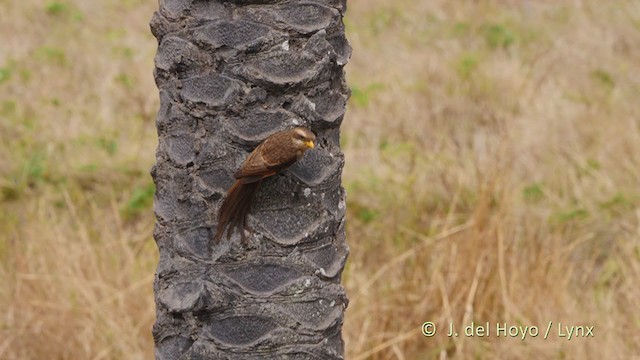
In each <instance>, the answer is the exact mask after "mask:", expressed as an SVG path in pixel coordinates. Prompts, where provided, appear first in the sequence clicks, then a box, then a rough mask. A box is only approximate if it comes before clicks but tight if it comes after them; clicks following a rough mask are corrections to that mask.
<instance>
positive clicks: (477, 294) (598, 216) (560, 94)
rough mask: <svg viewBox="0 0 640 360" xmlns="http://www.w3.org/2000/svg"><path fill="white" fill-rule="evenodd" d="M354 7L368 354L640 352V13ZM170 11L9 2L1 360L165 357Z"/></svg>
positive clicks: (361, 326) (353, 118) (357, 236)
mask: <svg viewBox="0 0 640 360" xmlns="http://www.w3.org/2000/svg"><path fill="white" fill-rule="evenodd" d="M348 4H349V11H348V14H347V18H346V19H345V22H346V25H347V32H348V37H349V39H350V41H351V44H352V46H353V56H352V59H351V61H350V63H349V65H348V66H347V68H346V71H347V77H348V81H349V84H350V86H351V88H352V92H353V94H352V97H351V100H350V103H349V108H348V111H347V116H346V118H345V120H344V123H343V126H342V129H343V133H342V144H343V150H344V152H345V155H346V158H347V165H346V167H345V169H344V177H343V180H344V186H345V187H346V189H347V191H348V226H347V234H348V242H349V245H350V247H351V255H350V258H349V261H348V263H347V267H346V269H345V272H344V275H343V282H344V285H345V286H346V288H347V292H348V295H349V297H350V299H351V303H350V306H349V308H348V309H347V314H346V318H345V324H344V338H345V341H346V346H347V358H348V359H359V360H361V359H432V358H441V359H443V358H457V359H467V358H476V359H496V358H502V359H526V358H533V359H536V358H548V359H573V358H594V359H605V358H606V359H630V358H632V357H633V356H638V355H639V354H640V310H639V309H640V286H639V285H640V187H639V186H638V185H639V184H640V101H639V100H638V99H639V98H640V1H637V0H634V1H632V0H619V1H615V2H613V1H601V0H566V1H562V0H558V1H553V0H546V1H545V0H538V1H535V0H531V1H525V0H512V1H507V0H504V1H499V0H467V1H463V0H458V1H451V0H420V1H417V0H394V1H383V0H349V3H348ZM156 9H157V2H156V1H155V0H119V1H116V0H21V1H11V0H0V37H1V38H0V358H1V359H149V358H152V357H153V341H152V338H151V326H152V324H153V322H154V318H155V313H154V311H155V305H154V302H153V292H152V282H153V275H154V271H155V266H156V262H157V255H158V253H157V250H156V246H155V243H154V241H153V238H152V230H153V224H154V216H153V213H152V202H153V192H154V187H153V184H152V181H151V178H150V176H149V170H150V168H151V165H152V164H153V162H154V155H155V154H154V153H155V148H156V145H157V137H156V130H155V123H154V121H155V114H156V111H157V109H158V107H159V101H158V91H157V89H156V87H155V84H154V82H153V78H152V69H153V57H154V55H155V51H156V41H155V39H154V38H153V37H152V35H151V34H150V31H149V26H148V22H149V20H150V18H151V15H152V13H153V11H155V10H156ZM426 321H432V322H434V323H435V324H436V325H437V326H438V333H437V334H436V335H435V336H434V337H431V338H426V337H424V336H423V335H422V334H421V325H422V323H423V322H426ZM471 321H474V322H475V323H476V324H477V323H485V322H490V324H492V326H494V324H495V323H504V322H506V323H508V324H511V325H522V326H538V327H539V328H540V333H541V334H540V335H539V336H538V337H536V338H531V337H530V338H527V339H525V340H524V341H523V340H521V339H519V338H504V337H503V338H497V337H496V336H495V333H492V335H491V336H490V337H464V336H461V337H458V338H449V337H447V336H446V330H447V328H448V325H449V323H450V322H453V323H454V324H455V325H456V326H457V327H460V328H461V327H462V326H464V325H467V324H469V323H470V322H471ZM549 321H553V322H554V326H555V325H556V324H557V323H558V322H562V323H563V324H567V325H583V326H595V328H594V337H592V338H591V337H590V338H576V339H572V340H570V341H568V340H567V338H559V337H558V336H557V329H556V328H554V330H553V331H552V334H551V336H549V338H548V339H547V340H544V339H543V338H542V335H543V333H544V330H545V328H546V326H547V324H548V322H549Z"/></svg>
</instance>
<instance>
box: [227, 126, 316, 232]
mask: <svg viewBox="0 0 640 360" xmlns="http://www.w3.org/2000/svg"><path fill="white" fill-rule="evenodd" d="M315 139H316V136H315V135H314V134H313V132H311V130H309V129H306V128H303V127H296V128H293V129H291V130H288V131H281V132H278V133H275V134H273V135H271V136H269V137H268V138H266V139H265V140H264V141H262V142H261V143H260V145H258V146H257V147H256V148H255V149H254V150H253V151H252V152H251V154H249V157H247V159H246V160H245V161H244V163H243V164H242V167H240V169H239V170H238V171H236V173H235V174H234V177H235V178H236V181H235V183H234V184H233V186H231V188H230V189H229V191H227V195H226V197H225V198H224V200H223V201H222V205H221V206H220V210H219V211H218V227H217V228H216V235H215V237H214V239H215V241H219V240H220V238H221V237H222V235H223V234H224V230H225V229H227V240H228V239H229V238H230V237H231V233H232V232H233V229H234V228H237V229H238V230H239V231H240V236H241V238H242V242H243V243H245V242H246V236H245V234H244V229H245V228H247V226H246V225H247V224H246V223H247V214H249V211H250V210H251V203H252V201H253V197H254V195H255V194H256V192H257V190H258V187H259V186H260V183H261V182H262V179H264V178H267V177H269V176H273V175H275V174H277V173H279V172H281V171H282V170H284V169H286V168H288V167H289V166H291V165H293V163H295V162H296V161H298V160H300V158H301V157H302V155H303V154H304V152H305V151H307V150H309V149H313V147H314V141H315Z"/></svg>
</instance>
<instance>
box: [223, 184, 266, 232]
mask: <svg viewBox="0 0 640 360" xmlns="http://www.w3.org/2000/svg"><path fill="white" fill-rule="evenodd" d="M260 183H261V181H256V182H251V183H245V184H243V183H241V182H240V181H236V182H235V183H234V184H233V186H231V188H230V189H229V191H227V196H226V197H225V198H224V200H223V201H222V205H221V206H220V210H219V211H218V226H217V228H216V235H215V237H214V240H215V241H216V242H218V241H220V239H221V238H222V235H223V234H224V230H225V229H227V240H228V239H229V238H230V237H231V233H232V232H233V229H234V228H237V229H238V230H239V231H240V236H241V237H242V241H243V242H245V241H246V237H245V234H244V229H245V227H246V223H247V215H248V214H249V211H250V210H251V203H252V202H253V197H254V195H255V194H256V192H257V190H258V187H259V186H260Z"/></svg>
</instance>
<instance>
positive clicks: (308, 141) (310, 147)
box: [304, 140, 315, 149]
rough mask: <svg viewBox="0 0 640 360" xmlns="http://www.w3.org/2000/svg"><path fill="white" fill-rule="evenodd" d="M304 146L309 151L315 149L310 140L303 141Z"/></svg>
mask: <svg viewBox="0 0 640 360" xmlns="http://www.w3.org/2000/svg"><path fill="white" fill-rule="evenodd" d="M304 144H305V145H307V147H308V148H309V149H313V148H314V147H315V145H314V144H313V141H311V140H307V141H305V142H304Z"/></svg>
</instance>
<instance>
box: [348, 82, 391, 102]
mask: <svg viewBox="0 0 640 360" xmlns="http://www.w3.org/2000/svg"><path fill="white" fill-rule="evenodd" d="M383 89H384V84H381V83H371V84H369V85H367V86H366V87H359V86H357V85H352V86H351V102H352V103H353V104H354V105H356V106H360V107H367V106H369V103H370V102H371V98H372V96H373V95H374V94H375V93H377V92H379V91H381V90H383Z"/></svg>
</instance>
